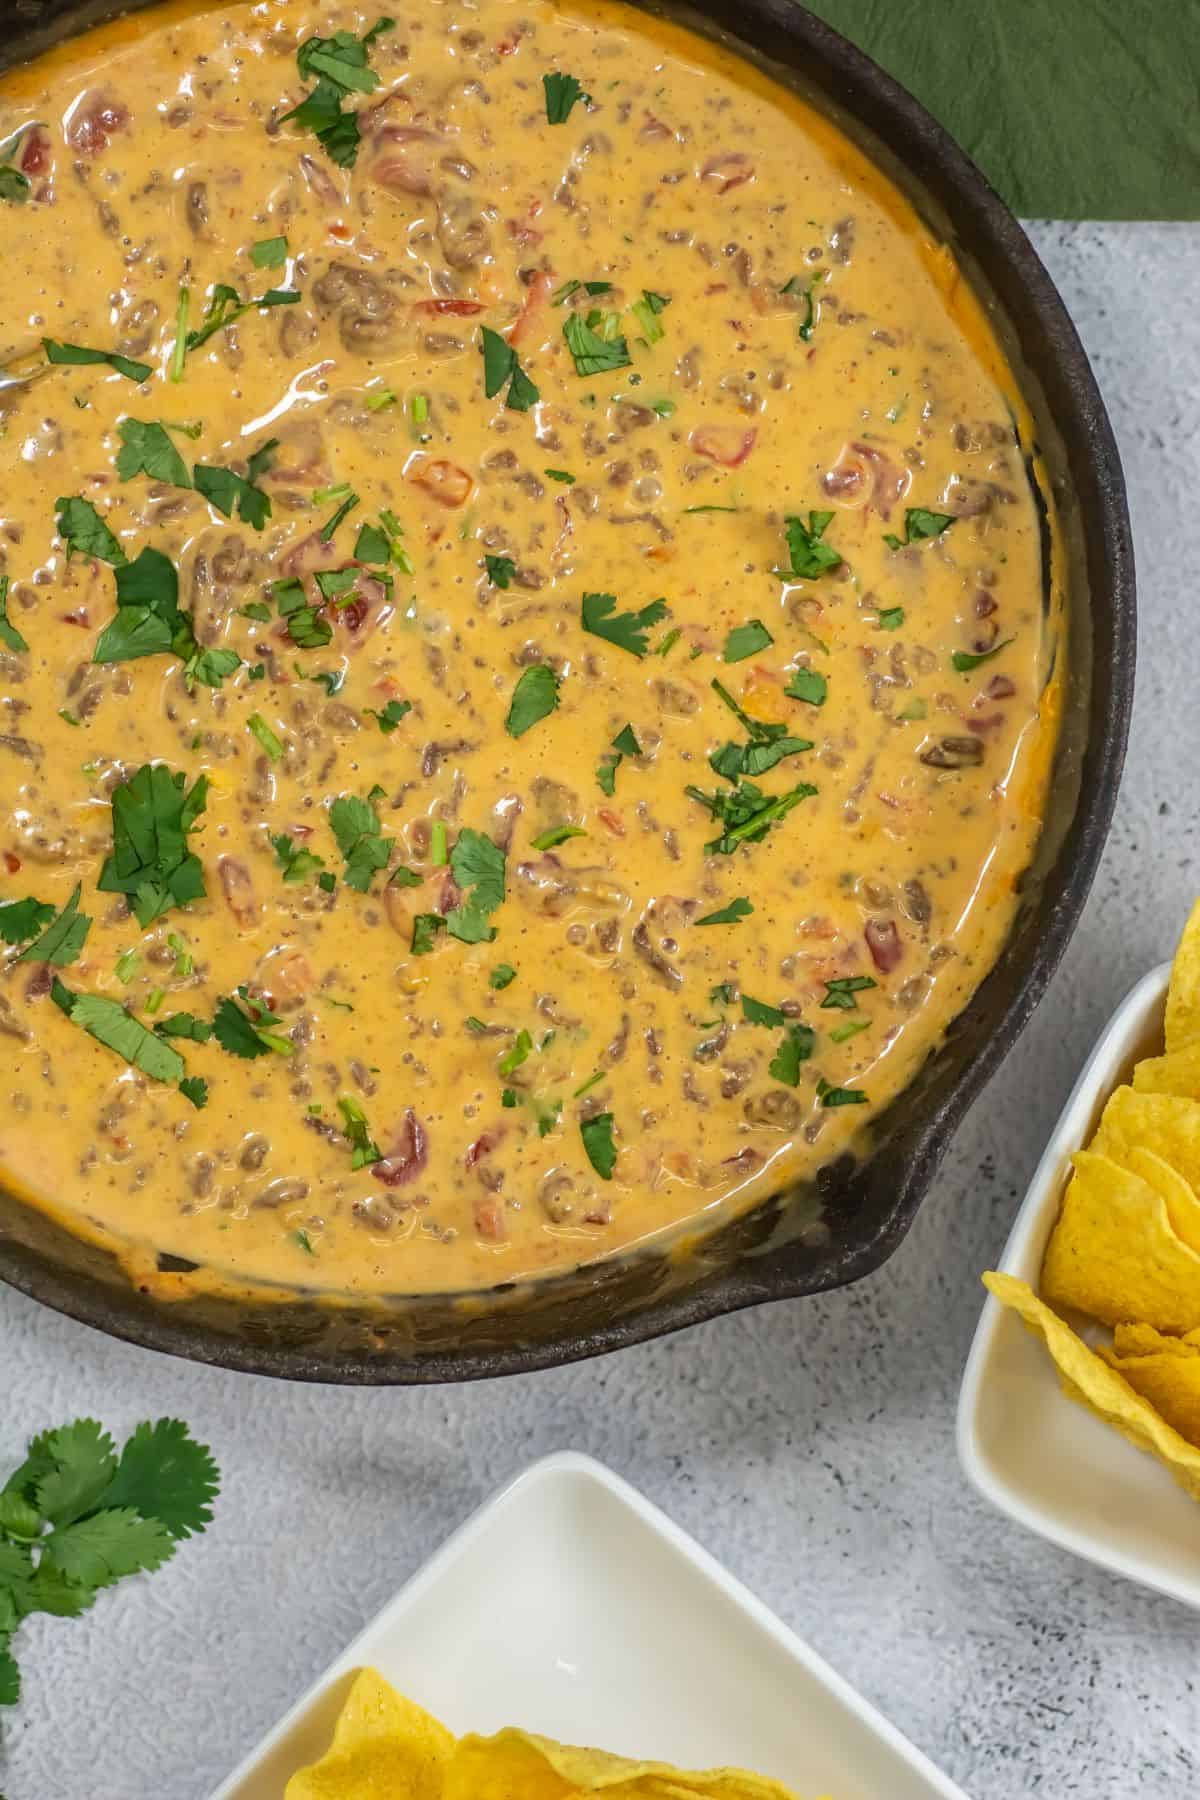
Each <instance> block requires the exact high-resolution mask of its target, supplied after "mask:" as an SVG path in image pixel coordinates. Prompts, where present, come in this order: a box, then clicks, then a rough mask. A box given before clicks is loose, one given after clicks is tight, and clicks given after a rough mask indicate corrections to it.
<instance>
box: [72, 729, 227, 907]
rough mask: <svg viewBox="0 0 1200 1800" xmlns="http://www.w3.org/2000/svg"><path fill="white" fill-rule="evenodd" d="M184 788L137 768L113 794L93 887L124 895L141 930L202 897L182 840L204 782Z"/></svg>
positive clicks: (200, 807) (159, 768) (153, 768)
mask: <svg viewBox="0 0 1200 1800" xmlns="http://www.w3.org/2000/svg"><path fill="white" fill-rule="evenodd" d="M186 786H187V778H186V776H184V775H183V774H182V773H179V774H176V775H173V774H172V773H171V771H170V770H169V769H168V768H167V767H166V766H165V764H163V763H143V765H142V767H141V768H140V769H139V770H138V771H137V773H136V774H135V775H133V776H131V777H130V779H129V780H128V781H126V782H122V783H121V784H120V785H119V786H118V787H116V788H114V789H113V794H112V822H113V849H112V854H111V855H110V856H108V857H107V858H106V859H105V862H104V866H103V868H102V869H101V871H100V879H99V881H98V882H97V884H96V885H97V887H98V888H99V889H100V891H101V893H104V894H124V895H126V897H127V898H128V900H129V904H130V906H131V908H132V910H133V912H134V914H135V915H136V917H137V921H138V924H139V925H141V926H142V928H143V929H145V927H146V926H147V925H151V924H153V922H154V920H155V919H159V918H161V917H162V915H163V914H164V913H166V912H169V911H170V909H171V908H172V907H173V906H186V905H187V904H188V902H189V901H191V900H202V899H203V898H204V893H205V888H204V873H203V870H202V869H201V867H200V859H199V857H198V856H196V855H195V853H194V852H193V851H191V850H189V849H188V844H187V838H188V833H189V832H190V831H191V829H192V827H193V826H194V825H195V823H196V820H197V819H198V818H199V817H200V815H201V813H202V812H203V811H204V809H205V805H206V803H207V797H208V778H207V776H205V775H201V776H200V778H199V780H198V781H196V782H195V783H193V785H192V787H191V788H190V789H187V791H186V792H185V788H186Z"/></svg>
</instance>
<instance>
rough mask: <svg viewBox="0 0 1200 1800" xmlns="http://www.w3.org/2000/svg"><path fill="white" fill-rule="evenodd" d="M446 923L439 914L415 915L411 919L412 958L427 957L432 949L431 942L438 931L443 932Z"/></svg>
mask: <svg viewBox="0 0 1200 1800" xmlns="http://www.w3.org/2000/svg"><path fill="white" fill-rule="evenodd" d="M445 926H446V921H445V919H443V917H442V915H441V913H417V914H416V916H415V918H414V919H413V928H412V953H413V955H414V956H427V955H428V954H429V952H430V951H431V950H432V949H433V941H434V939H435V938H436V936H437V934H438V932H439V931H443V930H445Z"/></svg>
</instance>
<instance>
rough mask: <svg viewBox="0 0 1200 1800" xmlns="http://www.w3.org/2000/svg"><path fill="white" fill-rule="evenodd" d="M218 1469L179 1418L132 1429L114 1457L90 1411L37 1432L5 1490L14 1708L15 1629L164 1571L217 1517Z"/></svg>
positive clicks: (5, 1698)
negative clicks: (126, 1580) (127, 1580)
mask: <svg viewBox="0 0 1200 1800" xmlns="http://www.w3.org/2000/svg"><path fill="white" fill-rule="evenodd" d="M218 1488H219V1475H218V1470H217V1466H216V1463H215V1462H214V1461H213V1458H212V1455H211V1452H210V1451H209V1450H208V1448H207V1446H206V1445H204V1444H199V1443H197V1442H196V1441H195V1439H194V1438H193V1437H192V1436H191V1435H190V1433H189V1431H188V1429H187V1426H186V1425H184V1424H183V1423H182V1422H181V1421H180V1420H179V1419H159V1420H157V1421H156V1422H155V1423H153V1424H151V1423H150V1422H148V1421H147V1422H146V1423H144V1424H141V1425H139V1426H138V1427H137V1429H136V1431H134V1433H133V1435H132V1436H131V1437H130V1438H129V1440H128V1441H127V1442H126V1444H125V1446H124V1448H123V1449H122V1451H121V1454H120V1456H119V1457H118V1455H117V1451H116V1446H115V1444H114V1443H113V1440H112V1438H111V1437H110V1436H109V1434H108V1433H107V1432H106V1431H105V1430H104V1429H103V1427H102V1426H101V1425H100V1424H98V1422H97V1421H96V1420H95V1419H76V1420H75V1421H74V1423H73V1424H70V1425H62V1426H60V1427H59V1428H58V1430H56V1431H45V1432H42V1433H41V1434H40V1435H39V1436H37V1437H35V1438H34V1439H32V1441H31V1442H30V1444H29V1448H28V1453H27V1455H26V1458H25V1461H24V1462H23V1463H22V1464H21V1466H20V1468H18V1469H17V1470H16V1471H15V1472H14V1473H13V1474H12V1475H10V1477H9V1479H8V1481H7V1482H6V1483H5V1485H4V1487H3V1489H0V1706H15V1705H16V1704H17V1702H18V1701H19V1699H20V1696H21V1676H20V1670H19V1668H18V1665H17V1660H16V1657H15V1655H14V1654H13V1648H12V1643H13V1638H14V1636H15V1634H16V1632H17V1629H18V1627H19V1626H20V1625H21V1624H22V1623H23V1621H24V1620H25V1619H27V1618H30V1617H32V1615H33V1614H35V1613H39V1612H40V1613H51V1614H54V1615H55V1616H56V1617H58V1618H64V1619H74V1618H78V1617H79V1615H80V1614H81V1613H84V1612H86V1611H87V1610H88V1608H89V1607H90V1606H91V1605H92V1604H93V1602H94V1601H95V1599H96V1596H97V1594H98V1593H99V1591H100V1589H101V1588H106V1587H111V1586H112V1585H113V1584H114V1583H115V1582H117V1581H120V1580H121V1579H122V1578H123V1577H125V1576H127V1575H136V1574H139V1573H141V1572H143V1571H145V1572H150V1571H152V1570H154V1569H158V1568H161V1567H162V1565H163V1563H165V1562H167V1561H168V1560H169V1559H170V1558H171V1557H172V1556H173V1555H174V1554H175V1550H176V1546H177V1545H178V1543H179V1542H180V1541H181V1540H182V1539H184V1538H187V1537H191V1536H192V1535H193V1534H195V1533H199V1532H201V1531H203V1530H204V1528H205V1526H206V1525H208V1524H209V1523H210V1522H211V1520H212V1503H213V1501H214V1499H215V1498H216V1495H217V1492H218Z"/></svg>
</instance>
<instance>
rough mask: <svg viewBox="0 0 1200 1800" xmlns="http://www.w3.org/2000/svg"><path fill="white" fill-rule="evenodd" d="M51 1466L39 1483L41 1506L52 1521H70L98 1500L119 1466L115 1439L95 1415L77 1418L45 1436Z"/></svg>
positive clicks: (38, 1503)
mask: <svg viewBox="0 0 1200 1800" xmlns="http://www.w3.org/2000/svg"><path fill="white" fill-rule="evenodd" d="M45 1448H46V1455H47V1457H48V1458H49V1460H50V1462H51V1464H52V1467H51V1468H50V1469H49V1471H48V1472H47V1474H46V1475H45V1476H44V1477H43V1479H42V1480H41V1481H40V1482H39V1483H38V1484H37V1488H36V1490H35V1500H36V1504H37V1506H38V1509H39V1510H40V1512H41V1513H42V1514H43V1516H44V1517H45V1518H47V1519H48V1520H49V1521H50V1523H51V1524H52V1525H69V1524H70V1523H71V1521H72V1520H73V1519H78V1518H82V1516H83V1514H84V1513H88V1512H91V1511H92V1510H93V1508H94V1507H95V1506H96V1505H97V1504H98V1503H99V1501H100V1496H101V1495H102V1494H103V1492H104V1490H105V1488H106V1487H107V1486H108V1485H109V1483H110V1482H111V1480H112V1477H113V1472H114V1470H115V1469H116V1466H117V1458H116V1453H115V1451H114V1449H113V1441H112V1439H111V1438H110V1437H109V1435H108V1433H107V1432H106V1431H105V1430H104V1428H103V1426H101V1425H99V1424H98V1423H97V1421H96V1420H95V1419H76V1420H75V1422H74V1424H72V1425H63V1426H61V1427H60V1429H59V1430H58V1431H54V1432H51V1433H50V1435H49V1437H48V1438H47V1439H46V1445H45Z"/></svg>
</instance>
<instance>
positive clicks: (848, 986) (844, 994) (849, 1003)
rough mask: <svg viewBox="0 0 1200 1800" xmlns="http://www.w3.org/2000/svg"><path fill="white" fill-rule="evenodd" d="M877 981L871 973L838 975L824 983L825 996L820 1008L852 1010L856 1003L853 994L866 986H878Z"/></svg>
mask: <svg viewBox="0 0 1200 1800" xmlns="http://www.w3.org/2000/svg"><path fill="white" fill-rule="evenodd" d="M878 986H879V983H878V982H877V981H876V980H875V977H874V976H873V975H839V976H838V978H837V980H836V981H827V982H826V983H825V998H824V999H823V1000H822V1002H821V1007H822V1010H824V1011H828V1010H829V1009H830V1008H831V1007H832V1008H833V1009H834V1010H835V1011H837V1012H853V1011H854V1010H855V1008H856V1007H857V1005H858V1001H857V1000H856V999H855V998H854V996H855V994H861V993H864V992H865V991H866V990H867V988H873V987H878Z"/></svg>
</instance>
